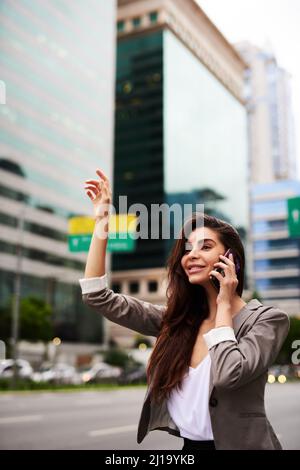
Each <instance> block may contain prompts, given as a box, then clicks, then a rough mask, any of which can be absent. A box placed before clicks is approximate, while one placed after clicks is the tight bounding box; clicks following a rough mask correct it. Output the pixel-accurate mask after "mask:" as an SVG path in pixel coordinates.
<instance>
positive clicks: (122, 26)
mask: <svg viewBox="0 0 300 470" xmlns="http://www.w3.org/2000/svg"><path fill="white" fill-rule="evenodd" d="M124 29H125V23H124V21H118V23H117V30H118V32H121V31H124Z"/></svg>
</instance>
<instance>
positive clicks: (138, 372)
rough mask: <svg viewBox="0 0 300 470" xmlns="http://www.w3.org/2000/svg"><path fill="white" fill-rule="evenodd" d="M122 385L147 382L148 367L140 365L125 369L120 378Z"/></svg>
mask: <svg viewBox="0 0 300 470" xmlns="http://www.w3.org/2000/svg"><path fill="white" fill-rule="evenodd" d="M118 383H119V384H120V385H129V384H139V383H141V384H142V383H145V384H146V383H147V374H146V368H145V366H144V365H140V366H138V367H135V368H133V369H129V370H124V371H123V373H122V374H121V375H120V377H119V379H118Z"/></svg>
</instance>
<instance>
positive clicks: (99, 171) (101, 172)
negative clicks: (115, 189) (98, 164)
mask: <svg viewBox="0 0 300 470" xmlns="http://www.w3.org/2000/svg"><path fill="white" fill-rule="evenodd" d="M96 173H97V175H98V176H100V178H102V179H103V180H104V181H107V182H108V178H107V176H106V175H105V173H103V171H102V170H99V168H97V170H96Z"/></svg>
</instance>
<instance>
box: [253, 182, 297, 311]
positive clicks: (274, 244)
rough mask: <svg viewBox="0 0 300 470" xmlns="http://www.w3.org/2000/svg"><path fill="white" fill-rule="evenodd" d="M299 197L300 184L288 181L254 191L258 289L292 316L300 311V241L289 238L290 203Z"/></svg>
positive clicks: (254, 189) (256, 278)
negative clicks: (292, 199)
mask: <svg viewBox="0 0 300 470" xmlns="http://www.w3.org/2000/svg"><path fill="white" fill-rule="evenodd" d="M299 195H300V182H299V181H289V180H285V181H278V182H274V183H269V184H257V185H254V186H253V188H252V191H251V198H252V203H251V218H252V227H253V255H254V269H253V271H254V279H255V288H256V290H257V291H258V293H259V294H260V295H261V297H262V298H263V299H264V300H266V301H270V302H272V303H273V304H274V303H275V304H276V305H279V306H281V307H282V308H284V309H285V310H286V311H288V312H289V313H292V314H296V313H297V314H299V311H300V240H299V238H293V237H290V235H289V231H288V203H287V200H288V199H289V198H293V197H297V196H299Z"/></svg>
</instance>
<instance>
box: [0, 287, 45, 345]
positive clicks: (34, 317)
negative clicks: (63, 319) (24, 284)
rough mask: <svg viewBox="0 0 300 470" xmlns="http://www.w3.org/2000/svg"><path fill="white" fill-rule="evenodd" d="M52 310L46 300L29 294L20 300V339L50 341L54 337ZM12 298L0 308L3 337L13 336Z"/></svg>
mask: <svg viewBox="0 0 300 470" xmlns="http://www.w3.org/2000/svg"><path fill="white" fill-rule="evenodd" d="M51 317H52V310H51V307H50V305H48V304H47V303H46V302H45V301H44V300H42V299H40V298H38V297H35V296H29V297H26V298H24V299H22V300H21V302H20V322H19V324H20V331H19V339H24V340H27V341H43V342H46V341H49V340H50V339H51V338H52V337H53V326H52V321H51ZM11 319H12V299H11V301H10V302H9V303H8V305H7V306H6V307H4V308H2V309H1V310H0V330H1V338H2V339H4V340H6V341H7V340H9V338H10V337H11V321H12V320H11Z"/></svg>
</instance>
